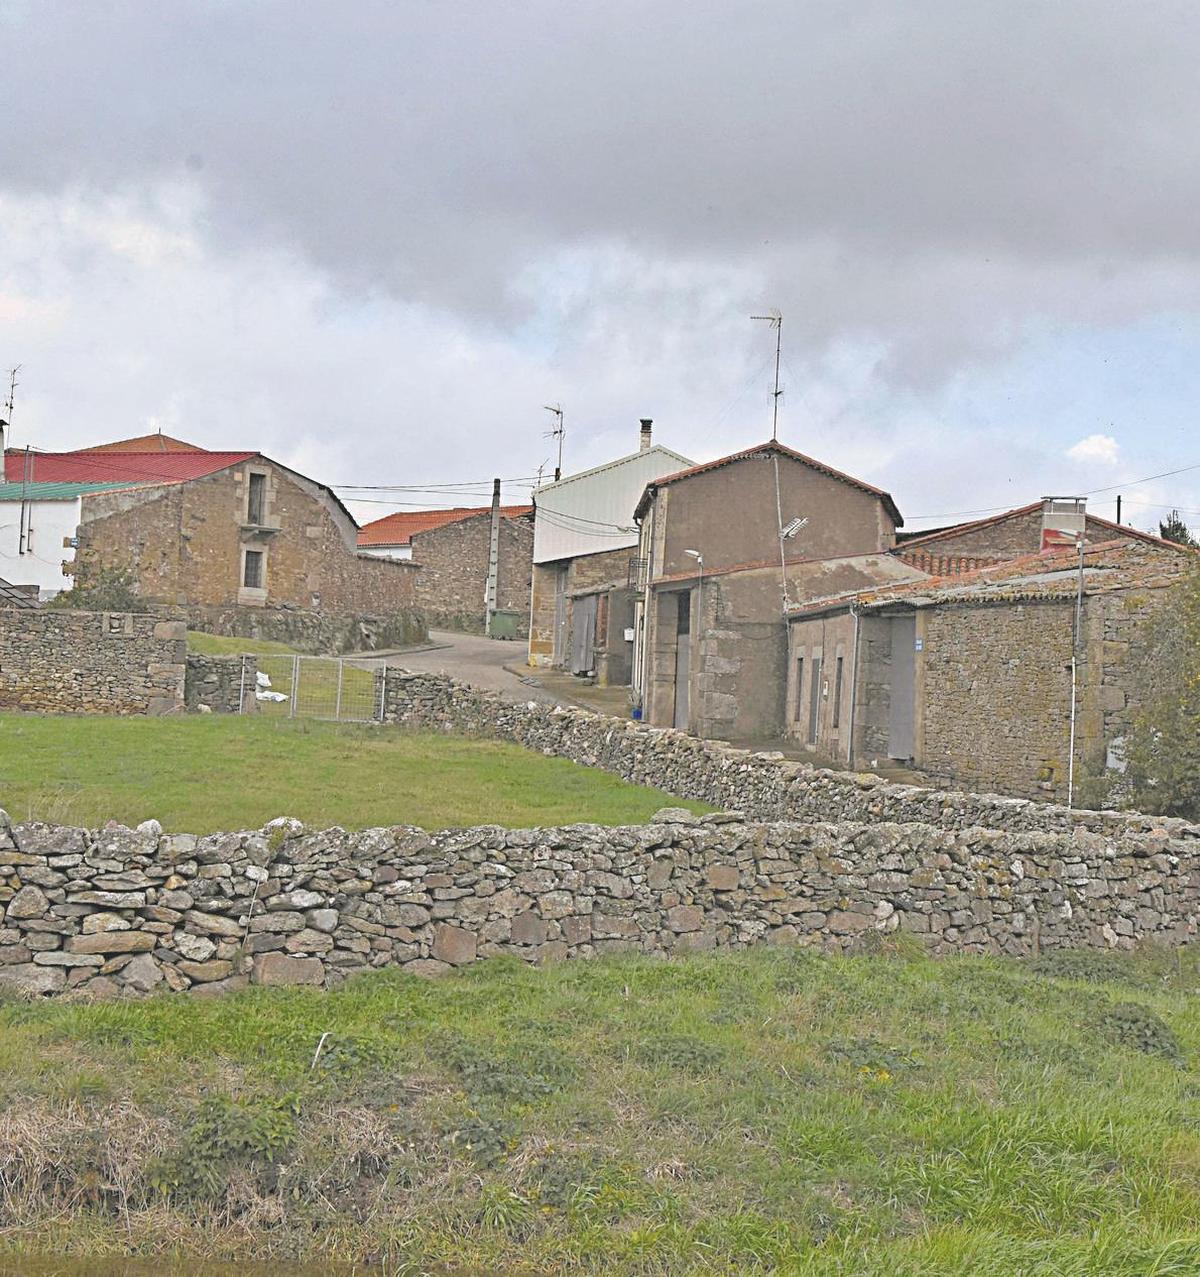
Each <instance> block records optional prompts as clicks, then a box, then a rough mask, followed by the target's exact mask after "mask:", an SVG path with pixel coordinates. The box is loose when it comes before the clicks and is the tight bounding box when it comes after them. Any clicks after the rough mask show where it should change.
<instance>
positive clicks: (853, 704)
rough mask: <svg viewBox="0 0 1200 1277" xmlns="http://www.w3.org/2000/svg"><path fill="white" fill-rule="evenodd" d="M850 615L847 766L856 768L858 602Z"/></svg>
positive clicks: (852, 604)
mask: <svg viewBox="0 0 1200 1277" xmlns="http://www.w3.org/2000/svg"><path fill="white" fill-rule="evenodd" d="M850 615H851V616H852V617H854V637H853V639H852V640H851V642H850V653H851V660H852V665H851V669H850V739H849V741H848V742H847V743H848V745H849V748H848V749H847V751H846V765H847V766H848V767H853V766H854V732H855V728H856V727H857V726H858V724H857V721H856V719H855V711H856V710H857V708H858V627H859V606H858V604H857V603H856V602H852V603H851V604H850Z"/></svg>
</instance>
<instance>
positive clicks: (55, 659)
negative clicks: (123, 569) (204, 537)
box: [0, 608, 187, 714]
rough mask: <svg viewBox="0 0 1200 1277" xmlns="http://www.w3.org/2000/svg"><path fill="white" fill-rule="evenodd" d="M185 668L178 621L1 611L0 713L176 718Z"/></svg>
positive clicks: (184, 645)
mask: <svg viewBox="0 0 1200 1277" xmlns="http://www.w3.org/2000/svg"><path fill="white" fill-rule="evenodd" d="M186 661H187V636H186V633H185V629H184V626H183V623H182V622H180V621H164V620H163V619H162V618H161V617H158V616H148V615H142V614H140V613H136V612H77V611H72V610H67V609H65V608H63V609H58V608H41V609H38V610H30V609H25V608H0V709H17V710H30V711H36V712H39V713H44V714H173V713H177V712H178V711H180V710H182V708H183V699H184V670H185V666H186Z"/></svg>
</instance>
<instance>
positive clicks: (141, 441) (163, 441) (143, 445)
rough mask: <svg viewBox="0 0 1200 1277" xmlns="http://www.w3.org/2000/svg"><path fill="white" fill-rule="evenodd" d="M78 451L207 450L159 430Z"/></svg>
mask: <svg viewBox="0 0 1200 1277" xmlns="http://www.w3.org/2000/svg"><path fill="white" fill-rule="evenodd" d="M79 451H80V452H207V451H208V449H207V448H201V447H200V446H199V445H198V444H194V443H188V442H187V441H186V440H185V439H174V438H172V437H171V436H170V435H165V434H163V432H162V431H161V430H160V431H158V432H157V433H156V434H152V435H135V436H134V437H133V438H132V439H117V440H116V441H115V442H113V443H98V444H96V445H95V446H94V447H91V448H80V449H79Z"/></svg>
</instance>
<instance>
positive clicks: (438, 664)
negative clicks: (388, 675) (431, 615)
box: [387, 630, 564, 705]
mask: <svg viewBox="0 0 1200 1277" xmlns="http://www.w3.org/2000/svg"><path fill="white" fill-rule="evenodd" d="M429 638H430V640H431V642H433V643H436V644H438V646H437V647H436V648H434V649H433V650H431V651H428V652H401V653H399V654H397V655H396V656H389V657H388V658H387V663H388V664H389V665H398V666H400V668H401V669H406V670H414V671H419V672H422V673H429V674H449V675H451V677H453V678H461V679H462V680H463V681H464V682H467V683H473V684H474V685H475V686H476V687H484V688H487V689H488V690H489V691H493V692H499V693H501V695H503V696H507V697H509V698H510V699H512V700H515V701H542V702H543V703H545V704H547V705H557V704H562V703H564V702H563V701H562V700H561V699H560V698H559V697H558V696H556V695H554V693H553V692H550V691H547V690H546V689H545V688H543V687H531V686H530V685H528V684H527V683H523V682H521V680H520V679H519V678H518V677H517V676H516V675H515V674H510V673H509V672H508V670H506V669H505V668H504V666H505V665H506V664H508V665H512V664H514V663H516V662H519V661H520V660H522V659H523V658H524V655H525V644H524V643H522V642H519V641H511V642H504V641H503V640H501V639H489V638H483V637H481V636H480V635H476V634H452V633H450V632H449V631H446V630H430V632H429Z"/></svg>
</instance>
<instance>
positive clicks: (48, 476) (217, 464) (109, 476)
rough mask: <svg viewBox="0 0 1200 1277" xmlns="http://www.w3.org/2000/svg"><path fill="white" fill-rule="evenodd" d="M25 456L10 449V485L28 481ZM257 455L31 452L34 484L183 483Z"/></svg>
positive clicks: (7, 465)
mask: <svg viewBox="0 0 1200 1277" xmlns="http://www.w3.org/2000/svg"><path fill="white" fill-rule="evenodd" d="M26 455H27V454H26V453H25V452H24V451H22V450H19V449H15V448H10V449H9V450H8V451H7V452H6V453H5V454H4V473H5V475H6V476H7V478H8V481H9V482H10V483H19V482H21V481H22V479H24V478H25V477H26V474H25V464H26V462H25V459H26ZM258 455H259V454H258V453H256V452H99V453H97V452H88V451H77V452H31V453H29V454H28V457H29V466H30V473H29V475H28V478H29V479H30V480H31V481H32V482H35V483H125V484H131V483H184V482H186V481H187V480H188V479H202V478H204V477H205V476H206V475H210V474H216V473H217V471H219V470H227V469H228V468H229V467H230V466H236V465H239V464H240V463H241V462H243V461H249V460H250V458H251V457H256V456H258Z"/></svg>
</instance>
